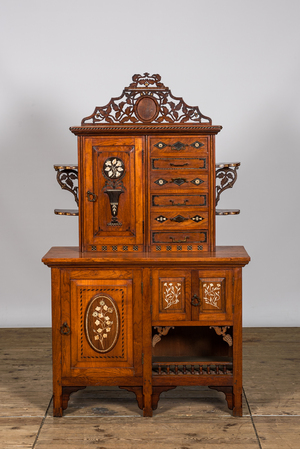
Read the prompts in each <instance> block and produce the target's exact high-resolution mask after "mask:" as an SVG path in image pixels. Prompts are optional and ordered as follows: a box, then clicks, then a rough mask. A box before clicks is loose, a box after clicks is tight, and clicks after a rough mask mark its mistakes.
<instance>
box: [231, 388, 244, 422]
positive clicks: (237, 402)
mask: <svg viewBox="0 0 300 449" xmlns="http://www.w3.org/2000/svg"><path fill="white" fill-rule="evenodd" d="M232 414H233V416H243V396H242V393H241V392H240V391H237V392H235V389H234V388H233V410H232Z"/></svg>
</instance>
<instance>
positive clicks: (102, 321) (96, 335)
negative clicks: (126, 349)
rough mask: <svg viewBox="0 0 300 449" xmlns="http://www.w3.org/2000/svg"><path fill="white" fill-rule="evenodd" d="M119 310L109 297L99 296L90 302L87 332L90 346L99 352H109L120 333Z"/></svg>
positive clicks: (86, 317)
mask: <svg viewBox="0 0 300 449" xmlns="http://www.w3.org/2000/svg"><path fill="white" fill-rule="evenodd" d="M119 324H120V319H119V310H118V306H117V304H116V302H115V301H114V300H113V298H111V297H110V296H109V295H104V294H98V295H96V296H94V297H93V298H92V299H91V301H90V302H89V305H88V308H87V311H86V315H85V331H86V336H87V339H88V342H89V344H90V345H91V347H92V348H93V349H94V350H95V351H97V352H102V353H103V352H109V351H111V350H112V348H113V347H114V346H115V344H116V343H117V340H118V337H119V333H120V325H119Z"/></svg>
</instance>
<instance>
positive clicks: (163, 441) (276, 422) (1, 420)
mask: <svg viewBox="0 0 300 449" xmlns="http://www.w3.org/2000/svg"><path fill="white" fill-rule="evenodd" d="M299 348H300V328H252V329H249V328H246V329H244V406H243V407H244V417H243V418H233V417H232V416H231V413H230V412H229V410H228V409H227V406H226V402H225V399H224V395H223V393H220V392H216V391H213V390H209V389H207V388H200V387H199V388H194V387H189V388H184V387H181V388H176V389H175V390H172V391H169V392H167V393H163V394H162V398H161V400H160V401H159V405H158V409H157V410H156V412H155V413H154V417H153V418H143V417H142V412H141V410H140V409H139V408H138V407H137V404H136V400H135V396H134V394H133V393H129V392H127V391H125V390H120V389H118V388H107V387H106V388H87V389H85V390H82V391H79V392H77V393H74V394H73V395H72V396H71V399H70V402H69V408H68V409H67V410H66V411H65V413H64V417H63V418H53V417H52V416H51V415H52V402H51V401H52V399H51V396H52V391H51V389H52V385H51V330H50V329H0V350H1V352H0V373H1V376H0V378H1V382H0V448H1V449H12V448H18V449H20V448H22V449H23V448H24V449H25V448H32V449H52V448H55V449H68V448H72V449H84V448H93V449H110V448H114V449H116V448H118V449H119V448H120V449H123V448H124V449H127V448H128V449H129V448H130V449H132V448H134V449H135V448H138V449H141V448H143V449H149V448H155V449H188V448H201V449H202V448H203V449H206V448H207V449H208V448H209V449H215V448H218V449H220V445H222V447H226V445H227V446H228V447H230V448H243V449H248V448H249V449H254V448H261V449H277V448H280V449H286V448H298V447H300V374H299V373H300V350H299Z"/></svg>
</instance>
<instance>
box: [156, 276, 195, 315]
mask: <svg viewBox="0 0 300 449" xmlns="http://www.w3.org/2000/svg"><path fill="white" fill-rule="evenodd" d="M190 298H191V273H190V271H188V270H186V271H185V270H180V271H179V270H178V271H176V270H153V271H152V319H153V321H161V320H167V321H168V320H190V318H191V302H190Z"/></svg>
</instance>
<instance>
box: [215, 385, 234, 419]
mask: <svg viewBox="0 0 300 449" xmlns="http://www.w3.org/2000/svg"><path fill="white" fill-rule="evenodd" d="M209 388H211V389H212V390H216V391H221V392H222V393H224V394H225V397H226V401H227V405H228V408H229V410H233V408H234V405H233V402H234V398H233V388H232V387H209ZM234 416H237V415H234Z"/></svg>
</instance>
